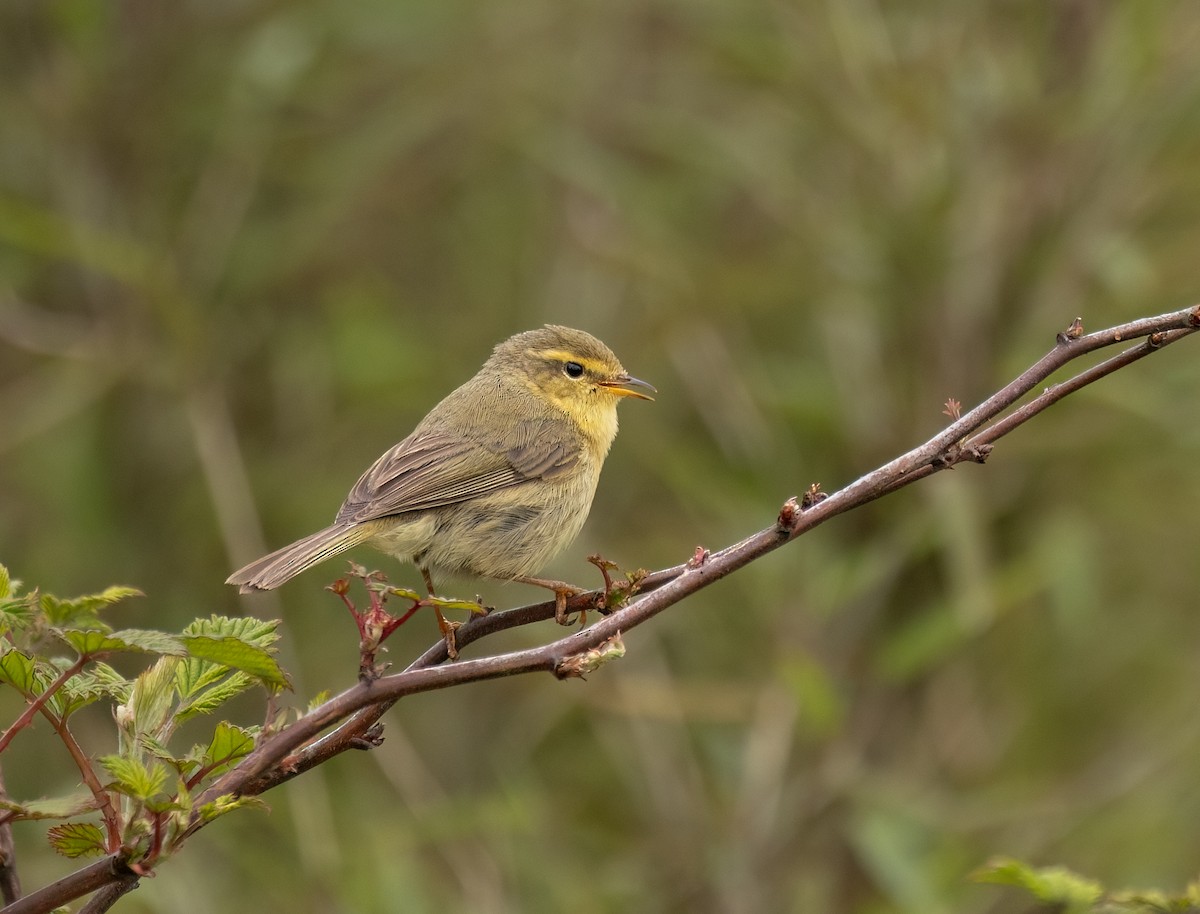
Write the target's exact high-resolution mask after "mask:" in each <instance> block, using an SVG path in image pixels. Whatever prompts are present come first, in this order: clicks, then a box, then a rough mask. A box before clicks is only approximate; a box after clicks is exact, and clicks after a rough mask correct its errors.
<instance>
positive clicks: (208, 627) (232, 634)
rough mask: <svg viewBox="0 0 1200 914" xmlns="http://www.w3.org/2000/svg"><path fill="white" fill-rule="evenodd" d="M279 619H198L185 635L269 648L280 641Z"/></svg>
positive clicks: (215, 617) (241, 617) (225, 617)
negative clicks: (234, 641) (203, 636)
mask: <svg viewBox="0 0 1200 914" xmlns="http://www.w3.org/2000/svg"><path fill="white" fill-rule="evenodd" d="M278 629H279V620H278V619H268V620H263V619H256V618H254V617H252V616H238V617H237V618H233V617H231V616H217V615H213V616H209V617H208V618H207V619H196V620H195V621H194V622H192V623H191V624H190V625H188V627H187V628H185V629H184V630H183V634H185V635H208V636H210V637H212V638H237V639H239V640H241V641H245V642H246V643H247V644H252V645H254V646H255V647H261V648H268V647H270V646H271V645H272V644H274V643H275V642H276V641H278V640H279V631H278Z"/></svg>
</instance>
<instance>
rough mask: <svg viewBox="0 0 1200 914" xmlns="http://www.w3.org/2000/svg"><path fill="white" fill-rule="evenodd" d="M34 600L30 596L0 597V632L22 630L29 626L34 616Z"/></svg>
mask: <svg viewBox="0 0 1200 914" xmlns="http://www.w3.org/2000/svg"><path fill="white" fill-rule="evenodd" d="M34 602H35V601H34V600H33V599H32V598H30V597H22V598H21V599H13V600H4V599H0V634H7V633H8V632H23V631H24V630H25V629H27V628H29V626H30V625H31V624H32V623H33V618H34V610H33V604H34Z"/></svg>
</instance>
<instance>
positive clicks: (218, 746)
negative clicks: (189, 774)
mask: <svg viewBox="0 0 1200 914" xmlns="http://www.w3.org/2000/svg"><path fill="white" fill-rule="evenodd" d="M258 733H259V730H258V728H257V727H255V728H253V729H250V728H245V727H238V726H235V725H233V724H230V723H227V722H225V721H221V722H220V723H219V724H217V729H216V730H215V731H214V732H213V737H212V740H211V741H210V742H209V744H208V749H207V750H206V751H205V753H204V767H205V768H208V769H210V771H209V774H210V775H212V774H219V773H220V772H222V771H224V770H225V769H226V768H228V767H230V766H231V765H232V764H233V763H234V762H236V761H237V760H238V759H240V758H244V757H245V756H247V755H249V754H250V753H251V752H252V751H253V749H254V741H255V739H256V738H257V737H258Z"/></svg>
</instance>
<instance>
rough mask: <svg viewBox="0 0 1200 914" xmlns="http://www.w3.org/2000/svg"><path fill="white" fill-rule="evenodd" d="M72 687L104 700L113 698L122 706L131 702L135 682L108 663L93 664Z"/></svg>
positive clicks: (71, 683) (73, 682)
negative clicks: (93, 693) (130, 697)
mask: <svg viewBox="0 0 1200 914" xmlns="http://www.w3.org/2000/svg"><path fill="white" fill-rule="evenodd" d="M70 685H72V686H74V687H76V688H78V689H80V690H86V691H89V692H95V693H96V694H97V695H98V696H99V697H102V698H112V699H113V700H114V701H118V702H120V703H121V704H124V703H126V702H127V701H129V696H130V694H132V692H133V682H132V681H131V680H129V679H126V678H125V677H124V676H122V675H121V674H120V673H118V672H117V671H116V670H115V669H113V668H112V667H111V666H109V665H108V664H107V663H93V664H92V665H91V666H90V667H89V668H88V669H87V671H86V672H83V673H80V674H79V675H78V676H76V677H75V678H74V679H72V680H71V682H70Z"/></svg>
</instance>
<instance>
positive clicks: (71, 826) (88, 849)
mask: <svg viewBox="0 0 1200 914" xmlns="http://www.w3.org/2000/svg"><path fill="white" fill-rule="evenodd" d="M49 837H50V846H51V847H53V848H54V849H55V850H56V851H58V852H59V853H60V854H62V855H63V856H64V857H87V856H97V855H99V854H103V853H105V852H106V850H107V849H106V848H105V846H104V833H103V832H102V831H100V829H99V827H98V826H95V825H93V824H91V823H90V822H68V823H66V824H65V825H55V826H54V827H53V828H51V829H50V833H49Z"/></svg>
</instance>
